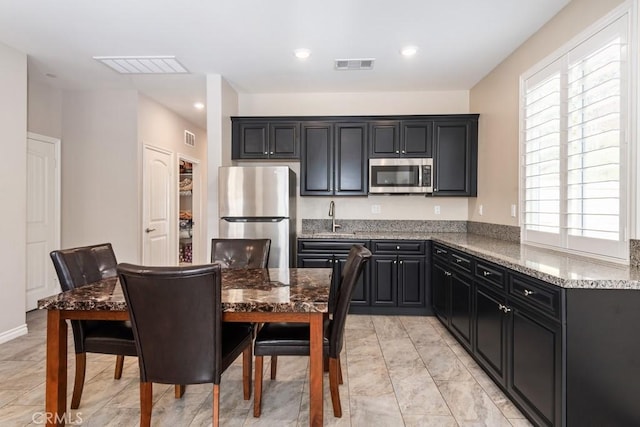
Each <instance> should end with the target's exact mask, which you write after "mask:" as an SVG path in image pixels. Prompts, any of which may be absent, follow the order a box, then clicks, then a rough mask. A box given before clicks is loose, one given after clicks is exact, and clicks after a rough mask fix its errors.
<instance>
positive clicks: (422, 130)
mask: <svg viewBox="0 0 640 427" xmlns="http://www.w3.org/2000/svg"><path fill="white" fill-rule="evenodd" d="M432 128H433V122H431V121H430V120H405V121H403V122H402V144H401V146H400V156H401V157H433V147H432V144H433V142H432V130H431V129H432Z"/></svg>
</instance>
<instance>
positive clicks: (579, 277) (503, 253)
mask: <svg viewBox="0 0 640 427" xmlns="http://www.w3.org/2000/svg"><path fill="white" fill-rule="evenodd" d="M298 238H316V239H350V240H376V239H381V240H383V239H387V240H432V241H434V242H440V243H443V244H445V245H447V246H449V247H451V248H453V249H457V250H460V251H462V252H464V253H467V254H469V255H473V256H476V257H479V258H482V259H484V260H487V261H491V262H493V263H495V264H497V265H500V266H503V267H506V268H509V269H511V270H515V271H518V272H520V273H523V274H526V275H528V276H531V277H535V278H538V279H540V280H543V281H545V282H548V283H551V284H554V285H556V286H560V287H563V288H585V289H636V290H640V269H638V268H637V267H630V266H628V265H622V264H616V263H611V262H606V261H600V260H596V259H591V258H587V257H581V256H578V255H570V254H564V253H560V252H556V251H552V250H548V249H543V248H538V247H534V246H529V245H522V244H519V243H513V242H508V241H505V240H499V239H495V238H491V237H485V236H481V235H477V234H471V233H430V232H429V233H424V232H416V233H407V232H357V231H356V232H355V233H328V232H327V233H318V232H316V233H303V234H300V235H298Z"/></svg>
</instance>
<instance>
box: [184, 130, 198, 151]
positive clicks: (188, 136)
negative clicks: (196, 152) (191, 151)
mask: <svg viewBox="0 0 640 427" xmlns="http://www.w3.org/2000/svg"><path fill="white" fill-rule="evenodd" d="M184 143H185V144H186V145H188V146H189V147H195V146H196V135H195V134H194V133H192V132H189V131H188V130H185V131H184Z"/></svg>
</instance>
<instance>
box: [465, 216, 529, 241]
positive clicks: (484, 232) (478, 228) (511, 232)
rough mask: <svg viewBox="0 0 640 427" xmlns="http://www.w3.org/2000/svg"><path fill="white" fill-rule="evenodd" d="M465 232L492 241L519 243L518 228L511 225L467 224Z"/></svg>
mask: <svg viewBox="0 0 640 427" xmlns="http://www.w3.org/2000/svg"><path fill="white" fill-rule="evenodd" d="M467 232H468V233H472V234H479V235H480V236H486V237H493V238H494V239H500V240H506V241H508V242H514V243H520V227H517V226H513V225H502V224H489V223H487V222H475V221H468V222H467Z"/></svg>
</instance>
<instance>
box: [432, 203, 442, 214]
mask: <svg viewBox="0 0 640 427" xmlns="http://www.w3.org/2000/svg"><path fill="white" fill-rule="evenodd" d="M433 212H434V213H435V214H436V215H440V205H435V206H434V207H433Z"/></svg>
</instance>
